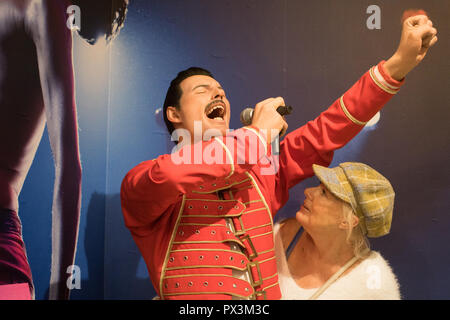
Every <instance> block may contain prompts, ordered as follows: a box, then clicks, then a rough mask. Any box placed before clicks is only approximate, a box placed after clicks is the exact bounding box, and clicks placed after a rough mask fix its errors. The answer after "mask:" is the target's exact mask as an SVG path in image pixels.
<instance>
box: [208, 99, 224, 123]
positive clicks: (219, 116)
mask: <svg viewBox="0 0 450 320" xmlns="http://www.w3.org/2000/svg"><path fill="white" fill-rule="evenodd" d="M205 114H206V116H207V117H208V118H209V119H213V120H222V121H223V120H224V118H225V104H224V103H223V101H222V100H216V101H213V102H211V103H210V104H208V105H207V106H206V108H205Z"/></svg>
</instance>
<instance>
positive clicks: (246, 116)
mask: <svg viewBox="0 0 450 320" xmlns="http://www.w3.org/2000/svg"><path fill="white" fill-rule="evenodd" d="M240 118H241V123H242V124H243V125H244V126H248V125H251V124H252V118H253V108H245V109H244V110H242V112H241V117H240Z"/></svg>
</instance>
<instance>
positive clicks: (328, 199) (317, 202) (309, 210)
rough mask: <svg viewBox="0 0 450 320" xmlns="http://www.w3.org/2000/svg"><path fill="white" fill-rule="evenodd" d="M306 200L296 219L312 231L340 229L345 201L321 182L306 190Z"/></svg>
mask: <svg viewBox="0 0 450 320" xmlns="http://www.w3.org/2000/svg"><path fill="white" fill-rule="evenodd" d="M305 196H306V198H305V201H304V202H303V205H302V206H301V207H300V210H299V211H298V212H297V214H296V219H297V221H298V222H300V223H301V224H302V225H303V227H304V228H305V229H308V230H310V231H313V230H317V231H319V230H322V231H330V230H332V229H338V227H339V224H340V223H341V222H342V210H343V201H342V200H340V199H338V198H337V197H336V196H334V195H333V194H332V193H331V192H330V191H328V189H327V188H326V187H325V186H324V185H323V184H320V185H318V186H317V187H314V188H308V189H306V190H305Z"/></svg>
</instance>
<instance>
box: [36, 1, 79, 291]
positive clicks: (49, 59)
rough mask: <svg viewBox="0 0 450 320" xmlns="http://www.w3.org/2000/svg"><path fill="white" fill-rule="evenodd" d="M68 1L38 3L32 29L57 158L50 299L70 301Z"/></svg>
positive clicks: (75, 193) (74, 220) (75, 155)
mask: <svg viewBox="0 0 450 320" xmlns="http://www.w3.org/2000/svg"><path fill="white" fill-rule="evenodd" d="M64 3H65V1H60V0H47V1H36V2H35V3H34V4H33V6H32V8H31V9H30V12H29V14H30V16H29V19H28V28H29V30H30V33H31V35H32V36H33V39H34V42H35V45H36V51H37V57H38V63H39V73H40V79H41V87H42V94H43V98H44V104H45V115H46V118H47V129H48V134H49V139H50V145H51V148H52V152H53V156H54V162H55V184H54V190H53V206H52V263H51V277H50V293H49V298H50V299H68V298H69V295H70V292H69V289H68V288H67V285H66V280H67V277H68V274H67V273H66V271H67V268H68V267H69V266H70V265H73V264H74V259H75V251H76V245H77V237H78V223H79V215H80V203H81V164H80V158H79V149H78V133H77V116H76V105H75V92H74V75H73V65H72V35H71V32H70V30H68V28H67V27H66V15H65V12H66V10H65V7H64Z"/></svg>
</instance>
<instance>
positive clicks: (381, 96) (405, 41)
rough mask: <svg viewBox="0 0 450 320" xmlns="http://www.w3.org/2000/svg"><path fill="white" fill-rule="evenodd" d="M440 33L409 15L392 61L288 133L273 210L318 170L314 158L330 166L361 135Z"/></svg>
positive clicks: (281, 147)
mask: <svg viewBox="0 0 450 320" xmlns="http://www.w3.org/2000/svg"><path fill="white" fill-rule="evenodd" d="M436 33H437V31H436V29H434V28H433V27H432V23H431V21H430V20H428V18H427V17H426V16H423V15H422V16H414V17H410V18H408V19H406V20H405V21H404V23H403V30H402V37H401V41H400V44H399V47H398V49H397V51H396V52H395V54H394V55H393V56H392V57H391V58H390V59H389V60H388V61H386V62H381V63H379V64H378V65H377V66H375V67H373V68H371V69H370V70H369V71H368V72H366V73H365V74H364V75H363V77H362V78H361V79H360V80H359V81H358V82H356V83H355V84H354V85H353V86H352V87H351V88H350V89H349V90H348V91H347V92H346V93H344V95H342V96H341V98H339V99H337V100H336V101H335V102H334V103H333V104H332V105H331V106H330V108H328V110H326V111H325V112H323V113H322V114H321V115H320V116H319V117H318V118H316V119H315V120H313V121H310V122H308V123H307V124H306V125H305V126H302V127H301V128H299V129H297V130H295V131H294V132H292V133H290V134H289V135H288V136H286V138H285V139H284V140H283V142H282V143H281V145H280V156H279V162H280V169H279V171H278V173H277V175H276V178H275V186H274V190H276V191H275V192H276V193H275V194H274V196H273V201H272V204H273V209H272V210H273V212H274V213H275V212H276V211H277V210H278V209H279V208H281V206H283V205H284V203H286V201H287V199H288V196H289V193H288V189H289V188H291V187H292V186H293V185H295V184H297V183H298V182H299V181H301V180H303V179H305V178H308V177H311V176H312V175H313V171H312V164H314V163H316V164H320V165H323V166H328V165H329V164H330V163H331V160H332V158H333V153H334V150H336V149H338V148H341V147H343V146H344V145H345V144H346V143H348V142H349V141H350V140H351V139H352V138H353V137H354V136H356V134H357V133H358V132H359V131H361V130H362V128H363V127H364V125H365V123H366V122H367V121H369V120H370V119H371V118H372V117H373V116H374V115H375V114H376V112H378V111H379V110H380V109H381V108H382V107H383V106H384V105H385V104H386V103H387V102H388V101H389V99H390V98H391V97H392V96H393V95H394V94H395V93H397V92H398V90H399V88H400V86H401V85H402V84H403V79H404V77H405V76H406V74H407V73H408V72H410V71H411V70H412V69H413V68H414V67H415V66H417V65H418V64H419V63H420V61H422V59H423V58H424V56H425V55H426V53H427V50H428V48H429V47H431V46H432V45H434V44H435V43H436V41H437V38H436ZM400 80H401V81H400Z"/></svg>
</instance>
